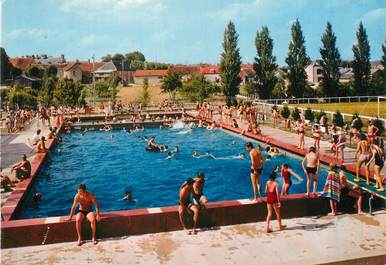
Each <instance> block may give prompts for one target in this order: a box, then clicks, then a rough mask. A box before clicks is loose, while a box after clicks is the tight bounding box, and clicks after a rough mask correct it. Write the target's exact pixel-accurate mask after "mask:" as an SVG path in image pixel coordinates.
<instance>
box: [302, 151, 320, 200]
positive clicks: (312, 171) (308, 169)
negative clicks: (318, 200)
mask: <svg viewBox="0 0 386 265" xmlns="http://www.w3.org/2000/svg"><path fill="white" fill-rule="evenodd" d="M306 161H307V165H305V164H306ZM302 167H303V170H304V173H306V176H307V193H306V195H307V196H308V197H309V196H310V184H311V176H312V177H313V179H314V189H313V194H314V195H316V187H317V185H318V171H319V168H320V160H319V155H318V154H316V148H315V147H314V146H311V147H310V149H309V151H308V154H307V155H306V156H305V157H304V159H303V161H302Z"/></svg>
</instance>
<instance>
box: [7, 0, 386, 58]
mask: <svg viewBox="0 0 386 265" xmlns="http://www.w3.org/2000/svg"><path fill="white" fill-rule="evenodd" d="M2 3H3V4H2V7H3V10H2V12H3V16H2V17H3V21H2V28H3V32H2V46H3V47H5V49H6V51H7V53H8V54H9V56H11V57H15V56H22V55H26V54H49V55H54V56H58V55H60V54H65V56H66V58H67V59H82V60H83V59H88V58H91V56H92V54H95V56H96V58H98V59H99V58H100V57H101V56H103V55H105V54H107V53H110V54H113V53H116V52H120V53H127V52H129V51H133V50H140V51H141V52H143V53H144V54H145V56H146V58H147V59H148V60H151V61H155V60H157V61H162V62H168V63H200V62H204V63H217V62H219V58H220V53H221V42H222V38H223V32H224V29H225V26H226V24H227V22H228V21H229V19H231V20H233V21H234V23H235V24H236V30H237V31H238V33H239V35H240V37H239V47H240V52H241V55H242V59H243V62H244V63H245V62H252V61H253V58H254V56H255V53H256V51H255V46H254V39H255V35H256V31H257V30H259V29H260V28H261V26H263V25H267V26H268V28H269V30H270V33H271V36H272V38H273V39H274V54H275V55H276V56H277V59H278V63H279V64H283V63H284V59H285V57H286V55H287V51H288V42H289V40H290V27H291V23H292V22H293V21H294V20H295V19H296V18H299V20H300V23H301V25H302V28H303V32H304V35H305V39H306V47H307V53H308V54H309V55H310V57H311V58H312V59H316V58H319V57H320V55H319V48H320V38H321V35H322V33H323V31H324V29H325V24H326V22H327V21H330V22H331V23H332V26H333V30H334V31H335V33H336V35H337V44H338V47H339V50H340V52H341V55H342V58H343V59H352V44H353V43H354V42H355V40H356V37H355V32H356V30H357V27H358V24H359V21H361V20H362V21H363V23H364V26H365V28H366V29H367V33H368V36H369V40H370V45H371V59H372V60H379V59H380V57H381V45H382V43H383V41H384V40H385V38H386V0H245V1H231V0H223V1H220V0H190V1H184V0H2Z"/></svg>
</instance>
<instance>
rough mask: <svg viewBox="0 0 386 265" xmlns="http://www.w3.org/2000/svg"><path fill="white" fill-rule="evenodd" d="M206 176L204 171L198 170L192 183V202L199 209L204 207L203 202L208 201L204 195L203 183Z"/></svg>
mask: <svg viewBox="0 0 386 265" xmlns="http://www.w3.org/2000/svg"><path fill="white" fill-rule="evenodd" d="M205 181H206V178H205V177H204V173H202V172H198V173H197V176H196V178H194V184H193V193H192V194H193V201H194V204H195V205H197V206H198V207H199V209H202V208H205V204H206V203H207V202H208V199H207V198H206V196H205V195H204V192H203V191H204V183H205Z"/></svg>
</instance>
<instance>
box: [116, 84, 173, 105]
mask: <svg viewBox="0 0 386 265" xmlns="http://www.w3.org/2000/svg"><path fill="white" fill-rule="evenodd" d="M141 93H142V85H131V86H129V87H122V88H120V89H119V92H118V94H117V99H118V100H122V102H124V103H129V102H138V101H139V99H140V97H141ZM149 94H150V102H149V104H150V105H158V104H159V103H160V102H162V101H163V100H164V99H168V98H169V95H168V94H164V93H162V91H161V89H160V87H159V86H152V85H149Z"/></svg>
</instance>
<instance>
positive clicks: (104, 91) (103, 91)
mask: <svg viewBox="0 0 386 265" xmlns="http://www.w3.org/2000/svg"><path fill="white" fill-rule="evenodd" d="M95 92H96V94H97V95H98V97H102V98H106V97H109V84H108V83H107V82H106V81H104V80H98V81H96V82H95Z"/></svg>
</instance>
